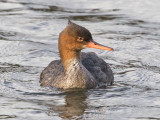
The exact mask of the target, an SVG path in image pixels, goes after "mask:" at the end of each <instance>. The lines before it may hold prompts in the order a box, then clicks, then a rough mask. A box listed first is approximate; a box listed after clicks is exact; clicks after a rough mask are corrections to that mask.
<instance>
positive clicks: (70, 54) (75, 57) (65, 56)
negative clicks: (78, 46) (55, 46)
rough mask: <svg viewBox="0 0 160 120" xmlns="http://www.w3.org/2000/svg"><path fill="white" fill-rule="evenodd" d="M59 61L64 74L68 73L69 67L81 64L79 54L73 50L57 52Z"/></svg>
mask: <svg viewBox="0 0 160 120" xmlns="http://www.w3.org/2000/svg"><path fill="white" fill-rule="evenodd" d="M59 53H60V57H61V61H62V64H63V67H64V70H65V72H67V71H70V70H69V69H70V67H71V66H72V67H74V66H76V67H78V66H79V65H80V64H81V52H80V51H74V50H62V49H60V50H59Z"/></svg>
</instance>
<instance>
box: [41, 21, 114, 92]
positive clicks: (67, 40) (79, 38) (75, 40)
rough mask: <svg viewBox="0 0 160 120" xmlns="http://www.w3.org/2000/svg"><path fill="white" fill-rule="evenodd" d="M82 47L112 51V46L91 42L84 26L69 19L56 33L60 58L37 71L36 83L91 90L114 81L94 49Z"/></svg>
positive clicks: (108, 68)
mask: <svg viewBox="0 0 160 120" xmlns="http://www.w3.org/2000/svg"><path fill="white" fill-rule="evenodd" d="M85 48H96V49H102V50H108V51H113V48H111V47H107V46H104V45H101V44H99V43H97V42H95V41H94V40H93V38H92V35H91V33H90V31H89V30H88V29H86V28H85V27H82V26H80V25H78V24H76V23H74V22H72V21H71V20H68V25H67V26H66V28H65V29H64V30H63V31H62V32H61V33H60V34H59V40H58V49H59V55H60V58H61V59H60V60H54V61H52V62H51V63H49V65H48V66H47V67H46V68H44V70H43V71H42V72H41V74H40V85H41V86H43V87H54V88H59V89H72V88H78V89H94V88H98V87H100V86H104V85H105V86H108V85H112V84H113V83H114V75H113V72H112V70H111V68H110V66H109V65H108V64H107V63H106V62H105V61H104V60H103V59H102V58H99V57H98V56H97V55H96V54H95V53H94V52H88V53H84V52H81V50H83V49H85Z"/></svg>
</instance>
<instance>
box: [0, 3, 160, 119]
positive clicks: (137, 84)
mask: <svg viewBox="0 0 160 120" xmlns="http://www.w3.org/2000/svg"><path fill="white" fill-rule="evenodd" d="M159 6H160V1H158V0H152V1H151V0H145V1H142V0H136V1H132V0H118V1H117V0H101V1H99V0H90V1H89V0H88V1H87V0H79V1H76V0H70V1H65V0H59V1H56V0H45V1H44V0H37V1H34V0H21V1H18V0H1V1H0V119H11V120H17V119H18V120H22V119H25V120H32V119H34V120H37V119H39V120H40V119H42V120H50V119H52V120H53V119H54V120H63V119H79V120H84V119H86V120H95V119H97V120H106V119H107V120H108V119H111V120H112V119H113V120H116V119H118V120H119V119H122V120H125V119H126V120H128V119H132V120H133V119H140V120H146V119H160V94H159V93H160V61H159V60H160V54H159V53H160V12H159V11H160V7H159ZM69 16H70V17H71V20H72V21H73V22H75V23H77V24H79V25H82V26H85V27H86V28H87V29H89V30H90V31H91V33H92V34H93V38H94V40H95V41H97V42H99V43H101V44H104V45H107V46H110V47H112V48H114V49H115V51H114V52H109V51H103V50H97V49H86V50H84V52H89V51H93V52H95V53H96V54H98V56H99V57H101V58H103V59H104V60H105V61H106V62H107V63H109V65H110V66H111V68H112V70H113V72H114V76H115V83H114V85H113V86H108V87H107V88H106V89H92V90H84V91H72V92H71V91H67V92H65V91H59V90H54V89H50V88H43V87H40V84H39V75H40V73H41V71H42V70H43V69H44V67H46V66H47V65H48V64H49V63H50V62H51V61H52V60H56V59H59V53H58V48H57V43H58V35H59V33H60V32H61V31H62V30H63V29H64V28H65V26H66V25H67V19H68V17H69Z"/></svg>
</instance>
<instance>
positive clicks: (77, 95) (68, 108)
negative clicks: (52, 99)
mask: <svg viewBox="0 0 160 120" xmlns="http://www.w3.org/2000/svg"><path fill="white" fill-rule="evenodd" d="M65 94H66V96H65V105H61V106H56V105H51V106H49V107H50V110H49V114H52V113H58V114H59V116H60V117H61V118H65V119H71V118H73V117H79V116H81V115H83V113H84V111H85V109H86V108H87V103H86V98H87V95H86V94H87V92H86V91H74V92H73V91H72V92H66V93H65Z"/></svg>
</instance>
